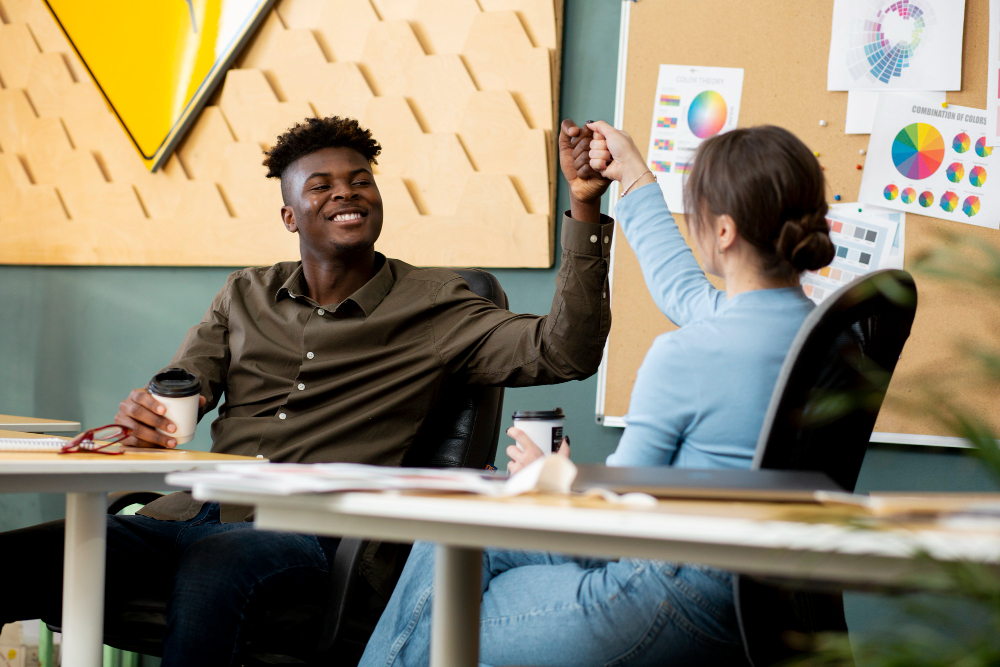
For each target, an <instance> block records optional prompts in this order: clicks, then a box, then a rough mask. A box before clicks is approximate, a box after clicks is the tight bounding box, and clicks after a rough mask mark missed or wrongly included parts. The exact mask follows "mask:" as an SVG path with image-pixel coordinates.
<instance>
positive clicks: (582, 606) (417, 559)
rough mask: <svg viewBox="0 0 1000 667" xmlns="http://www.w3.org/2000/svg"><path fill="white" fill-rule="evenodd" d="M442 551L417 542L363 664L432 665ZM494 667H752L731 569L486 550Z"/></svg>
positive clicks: (485, 655)
mask: <svg viewBox="0 0 1000 667" xmlns="http://www.w3.org/2000/svg"><path fill="white" fill-rule="evenodd" d="M433 576H434V545H433V544H430V543H426V542H423V543H418V544H417V545H416V546H415V547H414V548H413V551H412V552H411V553H410V558H409V560H408V561H407V562H406V567H405V568H404V570H403V575H402V578H401V579H400V581H399V584H398V585H397V587H396V590H395V591H394V592H393V594H392V599H391V600H390V601H389V606H388V608H386V610H385V613H384V614H383V615H382V618H381V620H380V621H379V623H378V626H377V627H376V629H375V633H374V634H373V635H372V638H371V640H370V641H369V642H368V648H367V649H366V650H365V654H364V657H363V658H362V660H361V665H360V667H383V666H385V667H389V666H394V667H417V666H418V665H419V666H421V667H424V666H426V665H427V664H428V659H429V655H428V654H429V650H430V628H431V622H430V616H431V598H432V596H433V592H434V586H433ZM482 593H483V604H482V612H481V617H480V648H479V660H480V662H481V663H483V664H487V665H553V666H558V667H578V666H584V665H586V666H590V665H699V666H702V665H727V666H729V665H745V664H747V663H746V659H745V657H744V654H743V648H742V644H741V642H740V635H739V630H738V627H737V622H736V612H735V608H734V606H733V595H732V582H731V577H730V575H729V574H728V573H725V572H722V571H719V570H714V569H710V568H704V567H699V566H693V565H679V564H676V563H669V562H663V561H650V560H634V559H630V558H623V559H622V560H620V561H606V560H600V559H594V558H571V557H569V556H560V555H557V554H550V553H546V552H525V551H508V550H499V549H486V550H484V551H483V582H482Z"/></svg>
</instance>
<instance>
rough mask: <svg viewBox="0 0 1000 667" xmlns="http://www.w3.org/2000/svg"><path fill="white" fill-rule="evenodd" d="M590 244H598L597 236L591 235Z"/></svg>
mask: <svg viewBox="0 0 1000 667" xmlns="http://www.w3.org/2000/svg"><path fill="white" fill-rule="evenodd" d="M590 242H591V243H597V234H591V235H590Z"/></svg>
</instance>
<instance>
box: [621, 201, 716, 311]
mask: <svg viewBox="0 0 1000 667" xmlns="http://www.w3.org/2000/svg"><path fill="white" fill-rule="evenodd" d="M615 218H617V220H618V222H619V223H621V226H622V230H624V232H625V238H627V239H628V242H629V245H631V246H632V250H633V251H635V255H636V257H637V258H638V259H639V267H640V268H641V269H642V276H643V278H645V279H646V287H647V289H649V293H650V295H652V297H653V301H654V302H655V303H656V307H657V308H659V309H660V312H662V313H663V314H664V315H666V316H667V317H669V318H670V321H671V322H673V323H674V324H676V325H677V326H679V327H682V326H684V325H685V324H687V323H688V322H693V321H694V320H696V319H699V318H701V317H705V316H706V315H711V314H712V313H714V312H715V311H716V309H717V308H718V307H719V306H720V305H722V304H723V303H725V300H726V293H725V292H723V291H722V290H719V289H716V287H715V286H714V285H712V283H710V282H709V281H708V278H707V277H705V272H704V271H702V269H701V267H700V266H698V261H697V260H696V259H695V258H694V253H693V252H691V248H690V247H688V244H687V243H686V242H685V241H684V237H683V236H681V232H680V230H679V229H677V223H676V222H674V218H673V216H672V215H670V211H669V210H668V209H667V204H666V202H665V201H664V200H663V193H662V191H661V190H660V186H658V185H656V184H655V183H651V184H649V185H645V186H643V187H641V188H639V189H638V190H636V191H635V192H632V193H630V194H629V195H627V196H625V197H623V198H622V199H621V201H619V202H618V203H617V204H616V205H615Z"/></svg>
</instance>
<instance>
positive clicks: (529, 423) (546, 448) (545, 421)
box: [514, 408, 566, 453]
mask: <svg viewBox="0 0 1000 667" xmlns="http://www.w3.org/2000/svg"><path fill="white" fill-rule="evenodd" d="M565 424H566V415H565V414H563V411H562V408H556V409H555V410H518V411H517V412H515V413H514V426H516V427H517V428H519V429H521V430H522V431H524V432H525V433H526V434H527V435H528V437H529V438H531V441H532V442H533V443H535V444H536V445H538V448H539V449H540V450H542V451H543V452H553V453H554V452H557V451H559V445H560V444H562V439H563V426H564V425H565Z"/></svg>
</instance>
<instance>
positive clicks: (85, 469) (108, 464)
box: [0, 430, 263, 667]
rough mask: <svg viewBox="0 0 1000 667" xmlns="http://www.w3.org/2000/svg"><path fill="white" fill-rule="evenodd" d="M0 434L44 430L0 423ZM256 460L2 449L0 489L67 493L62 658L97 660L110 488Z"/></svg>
mask: <svg viewBox="0 0 1000 667" xmlns="http://www.w3.org/2000/svg"><path fill="white" fill-rule="evenodd" d="M0 437H4V438H11V437H19V438H32V437H44V436H38V435H33V434H27V433H14V432H9V431H2V430H0ZM241 462H245V463H248V464H259V463H262V462H263V460H262V459H255V458H248V457H243V456H228V455H225V454H209V453H205V452H189V451H175V450H149V451H144V450H138V451H137V450H131V451H129V452H128V453H126V454H123V455H121V456H108V455H106V454H49V453H39V454H35V453H27V452H2V453H0V492H3V493H18V492H50V493H51V492H56V493H65V494H66V549H65V563H64V567H63V575H64V579H63V612H62V613H63V615H62V632H63V638H62V664H63V665H64V667H100V665H101V661H102V649H101V646H102V644H103V643H104V642H103V630H104V563H105V554H106V550H105V548H106V537H107V512H108V502H107V496H108V492H109V491H125V490H129V489H162V488H165V487H167V486H169V485H168V484H167V482H166V479H165V478H166V476H167V474H168V473H171V472H179V471H188V470H204V469H211V468H214V467H215V466H216V465H217V464H219V463H241Z"/></svg>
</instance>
